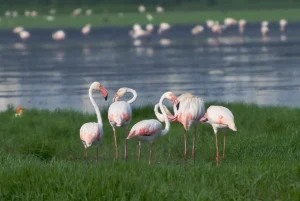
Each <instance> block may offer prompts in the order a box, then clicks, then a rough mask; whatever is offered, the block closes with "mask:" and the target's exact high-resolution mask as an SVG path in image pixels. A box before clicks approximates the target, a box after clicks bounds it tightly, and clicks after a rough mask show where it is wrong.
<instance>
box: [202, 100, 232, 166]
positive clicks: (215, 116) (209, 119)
mask: <svg viewBox="0 0 300 201" xmlns="http://www.w3.org/2000/svg"><path fill="white" fill-rule="evenodd" d="M200 121H201V122H206V123H209V124H211V126H212V127H213V129H214V133H215V138H216V163H217V165H219V149H218V133H217V132H218V128H230V129H231V130H233V131H237V129H236V126H235V123H234V117H233V114H232V112H231V111H230V110H229V109H228V108H226V107H223V106H215V105H212V106H210V107H209V108H208V109H207V111H206V113H205V115H204V117H202V118H201V119H200ZM225 146H226V133H225V130H224V142H223V156H222V157H223V159H225Z"/></svg>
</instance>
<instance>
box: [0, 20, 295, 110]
mask: <svg viewBox="0 0 300 201" xmlns="http://www.w3.org/2000/svg"><path fill="white" fill-rule="evenodd" d="M192 27H193V26H192V25H184V26H180V25H177V26H173V27H172V28H171V30H170V31H169V32H168V33H166V34H164V35H162V36H161V35H157V34H154V35H153V36H152V37H151V39H150V40H143V41H142V45H141V46H139V47H135V46H134V45H133V40H132V39H131V37H130V36H129V35H128V31H129V30H130V28H131V27H120V28H109V27H107V28H97V29H92V32H91V33H90V35H88V36H83V35H82V34H81V32H80V29H66V30H65V31H66V34H67V38H66V40H64V41H59V42H56V41H53V40H52V38H51V34H52V32H54V31H55V29H29V31H30V33H31V38H30V39H29V40H28V41H25V42H22V41H21V40H20V39H19V38H18V36H17V35H13V34H12V33H11V30H9V31H4V30H2V31H0V38H1V40H0V110H4V109H6V107H7V105H8V104H14V105H19V104H20V105H24V106H27V107H29V108H31V107H35V108H47V109H55V108H74V109H76V110H81V111H93V107H92V106H91V104H90V102H89V98H88V88H89V85H90V84H91V83H92V82H93V81H99V82H101V83H103V84H104V85H105V87H106V88H107V89H108V91H109V99H108V101H106V102H105V101H104V100H103V98H102V97H101V96H100V95H99V94H97V95H95V98H96V99H97V102H98V104H99V105H100V107H108V106H109V104H110V103H111V100H112V98H113V95H114V94H115V92H116V90H117V89H118V88H120V87H124V86H126V87H131V88H134V89H135V90H136V91H137V93H138V99H137V101H136V102H135V103H134V104H133V105H134V106H143V105H145V104H155V103H156V102H158V100H159V98H160V96H161V94H162V93H163V92H165V91H167V90H171V91H173V92H174V93H175V94H178V95H179V94H181V93H184V92H191V93H194V94H197V95H199V96H202V97H203V99H204V100H205V101H215V100H217V101H225V102H233V101H244V102H251V103H257V104H279V105H287V106H298V107H300V79H299V76H300V66H299V65H300V23H290V24H288V26H287V30H286V33H285V34H284V35H282V34H281V33H280V32H279V27H278V24H277V23H273V24H271V25H270V35H269V37H268V38H267V39H266V40H263V39H262V38H261V35H260V24H255V23H253V24H248V25H247V27H246V33H245V36H244V37H241V36H240V35H239V34H238V31H237V27H231V28H229V29H227V30H225V31H224V33H223V34H222V35H221V36H220V37H219V38H218V39H216V38H215V37H214V35H213V34H212V33H211V32H210V31H209V30H208V29H205V32H204V33H203V34H202V35H200V36H196V37H195V36H192V35H191V34H190V29H191V28H192ZM161 38H167V39H169V40H170V41H171V44H170V45H169V46H162V45H161V44H160V43H159V40H160V39H161ZM127 98H129V96H126V97H125V99H127Z"/></svg>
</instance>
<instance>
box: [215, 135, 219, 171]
mask: <svg viewBox="0 0 300 201" xmlns="http://www.w3.org/2000/svg"><path fill="white" fill-rule="evenodd" d="M215 137H216V163H217V166H218V165H219V149H218V133H215Z"/></svg>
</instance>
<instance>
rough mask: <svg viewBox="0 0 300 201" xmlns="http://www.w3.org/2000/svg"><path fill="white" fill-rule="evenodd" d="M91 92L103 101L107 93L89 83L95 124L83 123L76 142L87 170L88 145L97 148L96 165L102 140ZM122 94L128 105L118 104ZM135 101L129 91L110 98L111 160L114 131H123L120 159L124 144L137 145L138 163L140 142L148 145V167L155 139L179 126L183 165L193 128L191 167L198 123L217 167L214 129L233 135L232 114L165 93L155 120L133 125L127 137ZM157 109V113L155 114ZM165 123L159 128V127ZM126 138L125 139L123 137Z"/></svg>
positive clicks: (122, 90) (188, 97)
mask: <svg viewBox="0 0 300 201" xmlns="http://www.w3.org/2000/svg"><path fill="white" fill-rule="evenodd" d="M93 91H100V92H101V93H102V95H103V97H104V99H105V100H107V97H108V92H107V89H106V88H105V87H104V86H103V85H102V84H100V83H99V82H93V83H92V84H91V85H90V88H89V91H88V94H89V97H90V101H91V103H92V105H93V106H94V109H95V112H96V115H97V122H89V123H85V124H83V125H82V126H81V128H80V139H81V141H82V143H83V146H84V150H85V157H86V165H87V166H88V148H89V147H90V146H92V145H95V146H97V161H98V146H99V144H100V143H101V142H102V140H103V138H104V129H103V121H102V117H101V113H100V110H99V107H98V106H97V104H96V102H95V100H94V98H93ZM126 93H131V94H133V97H132V98H131V99H130V100H129V101H127V102H126V101H120V100H119V99H120V98H121V97H122V96H124V95H125V94H126ZM136 98H137V92H136V91H135V90H134V89H131V88H126V87H123V88H120V89H119V90H118V91H117V93H116V94H115V96H114V98H113V103H112V104H111V105H110V106H109V109H108V121H109V123H110V125H111V126H112V129H113V133H114V144H115V153H116V155H115V160H118V146H117V134H116V128H120V127H124V128H125V146H124V147H125V149H124V158H125V160H126V159H127V140H130V139H136V140H138V141H139V146H138V147H139V148H138V160H140V158H141V143H142V141H148V142H149V143H150V150H149V165H151V163H152V146H153V143H154V141H155V139H156V138H158V137H162V136H165V135H167V134H168V133H169V132H170V127H171V122H175V121H177V122H180V123H181V124H182V125H183V127H184V130H185V132H184V159H185V164H186V162H187V146H186V135H187V131H188V130H189V129H190V127H194V137H193V149H192V155H193V157H194V163H195V145H196V131H197V125H198V123H200V122H203V123H208V124H211V126H212V127H213V130H214V133H215V137H216V164H217V165H218V164H219V153H218V137H217V129H221V128H223V129H224V128H229V129H231V130H233V131H237V129H236V126H235V122H234V116H233V114H232V112H231V111H230V110H229V109H228V108H225V107H223V106H210V107H209V108H208V109H207V111H205V106H204V101H203V100H202V98H200V97H198V96H195V95H193V94H190V93H185V94H182V95H180V96H178V97H177V96H176V95H175V94H174V93H172V92H170V91H168V92H165V93H163V94H162V96H161V97H160V99H159V101H158V103H157V104H155V107H154V113H155V115H156V117H157V119H147V120H142V121H139V122H137V123H136V124H134V125H133V126H132V128H131V130H130V131H129V133H128V131H127V130H128V127H129V125H130V122H131V120H132V115H133V114H132V107H131V103H133V102H134V101H135V100H136ZM164 99H167V100H169V101H171V102H172V103H173V110H174V115H173V114H172V113H171V112H170V111H169V110H168V108H167V107H166V106H165V105H164V104H163V101H164ZM158 108H159V109H160V111H161V113H159V111H158ZM163 122H164V123H165V127H164V128H163V125H162V123H163ZM126 136H127V137H126ZM225 136H226V135H225V131H224V148H223V159H224V158H225Z"/></svg>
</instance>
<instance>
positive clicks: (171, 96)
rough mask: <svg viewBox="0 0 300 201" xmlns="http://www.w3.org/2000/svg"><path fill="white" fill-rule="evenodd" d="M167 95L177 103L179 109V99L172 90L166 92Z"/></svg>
mask: <svg viewBox="0 0 300 201" xmlns="http://www.w3.org/2000/svg"><path fill="white" fill-rule="evenodd" d="M165 97H166V98H167V99H169V100H171V101H172V102H173V103H174V105H176V108H177V110H178V109H179V100H178V99H177V97H176V96H175V95H174V94H173V93H172V92H170V91H168V92H166V93H165Z"/></svg>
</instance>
